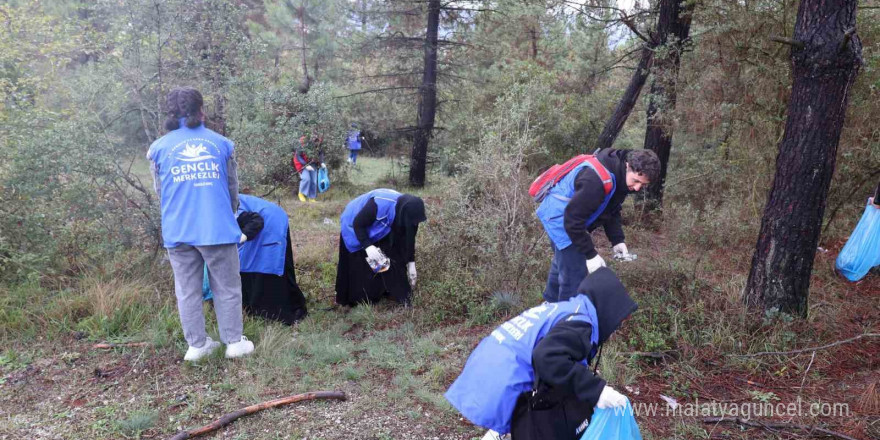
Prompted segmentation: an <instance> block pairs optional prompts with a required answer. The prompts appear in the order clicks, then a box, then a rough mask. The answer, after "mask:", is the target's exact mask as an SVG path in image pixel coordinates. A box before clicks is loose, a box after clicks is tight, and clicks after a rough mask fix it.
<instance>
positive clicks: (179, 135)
mask: <svg viewBox="0 0 880 440" xmlns="http://www.w3.org/2000/svg"><path fill="white" fill-rule="evenodd" d="M166 106H167V111H168V120H167V121H166V122H165V128H166V129H167V130H169V132H168V133H167V134H166V135H164V136H162V137H161V138H159V139H157V140H156V141H155V142H154V143H153V145H151V146H150V149H149V151H148V152H147V158H148V159H149V160H150V169H151V171H152V174H153V182H154V188H155V190H156V193H157V194H158V195H159V200H160V204H161V213H162V239H163V241H164V245H165V248H167V250H168V259H169V261H170V262H171V269H172V270H173V271H174V292H175V294H176V295H177V309H178V312H179V313H180V324H181V326H182V327H183V336H184V338H186V342H187V344H189V349H188V350H187V351H186V355H185V356H184V360H188V361H196V360H198V359H201V358H202V357H205V356H207V355H209V354H211V352H213V351H214V350H215V349H216V348H218V347H219V346H220V343H219V342H216V341H214V340H212V339H211V338H210V337H209V336H208V334H207V332H206V331H205V316H204V314H203V312H202V277H203V267H204V265H206V264H207V266H208V270H209V271H210V273H211V285H212V286H213V287H214V294H215V295H214V311H215V312H216V314H217V325H218V327H219V330H220V341H221V342H223V343H224V344H226V357H239V356H243V355H246V354H248V353H250V352H252V351H254V344H253V342H251V341H249V340H248V339H247V338H246V337H244V335H242V327H243V324H242V312H241V278H240V277H239V275H238V267H239V260H238V249H237V248H236V245H237V244H238V243H239V242H240V241H241V240H242V239H243V237H242V234H241V230H240V229H239V227H238V224H237V223H236V220H235V212H236V210H237V209H238V175H237V171H236V168H237V167H236V162H235V148H234V145H233V143H232V141H230V140H229V139H227V138H225V137H223V136H221V135H219V134H217V133H215V132H214V131H211V130H209V129H207V128H205V126H204V124H203V123H202V121H203V119H204V117H203V115H202V95H201V93H199V91H198V90H196V89H193V88H189V87H185V88H176V89H174V90H172V91H171V93H169V94H168V97H167V104H166Z"/></svg>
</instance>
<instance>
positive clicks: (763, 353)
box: [728, 333, 880, 357]
mask: <svg viewBox="0 0 880 440" xmlns="http://www.w3.org/2000/svg"><path fill="white" fill-rule="evenodd" d="M877 337H880V333H864V334H861V335H858V336H855V337H852V338H849V339H844V340H842V341H837V342H833V343H831V344H827V345H823V346H821V347H813V348H804V349H801V350H792V351H759V352H757V353H751V354H729V355H728V356H736V357H756V356H769V355H783V354H800V353H810V352H814V351H819V350H824V349H826V348H831V347H836V346H838V345H843V344H848V343H850V342H855V341H858V340H859V339H862V338H877Z"/></svg>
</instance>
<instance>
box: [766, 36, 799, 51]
mask: <svg viewBox="0 0 880 440" xmlns="http://www.w3.org/2000/svg"><path fill="white" fill-rule="evenodd" d="M770 41H775V42H777V43H782V44H787V45H789V46H792V47H796V48H798V49H803V48H804V42H803V41H798V40H795V39H794V38H787V37H780V36H778V35H774V36H772V37H770Z"/></svg>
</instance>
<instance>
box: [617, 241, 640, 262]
mask: <svg viewBox="0 0 880 440" xmlns="http://www.w3.org/2000/svg"><path fill="white" fill-rule="evenodd" d="M611 250H612V251H613V253H614V259H615V260H617V261H633V260H635V259H636V256H635V255H633V254H631V253H629V250H628V249H627V248H626V243H618V244H616V245H614V247H613V248H611Z"/></svg>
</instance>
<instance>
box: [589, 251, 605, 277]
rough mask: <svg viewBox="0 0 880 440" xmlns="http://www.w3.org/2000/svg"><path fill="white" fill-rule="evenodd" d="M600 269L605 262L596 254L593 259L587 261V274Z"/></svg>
mask: <svg viewBox="0 0 880 440" xmlns="http://www.w3.org/2000/svg"><path fill="white" fill-rule="evenodd" d="M600 267H605V260H603V259H602V256H601V255H599V254H596V256H595V257H593V258H590V259H589V260H587V272H589V273H593V272H595V271H596V269H598V268H600Z"/></svg>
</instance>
